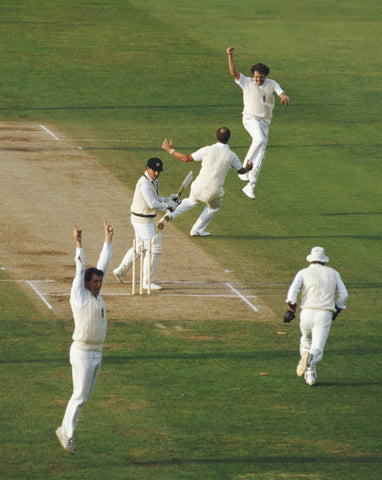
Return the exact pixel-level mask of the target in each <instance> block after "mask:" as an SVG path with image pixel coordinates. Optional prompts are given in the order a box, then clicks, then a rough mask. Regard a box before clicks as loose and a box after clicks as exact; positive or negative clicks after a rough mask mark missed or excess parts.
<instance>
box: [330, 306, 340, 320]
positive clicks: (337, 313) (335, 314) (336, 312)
mask: <svg viewBox="0 0 382 480" xmlns="http://www.w3.org/2000/svg"><path fill="white" fill-rule="evenodd" d="M341 310H342V308H338V307H337V305H336V311H335V312H334V313H333V316H332V322H334V320H335V319H336V318H337V317H338V315H339V314H340V312H341Z"/></svg>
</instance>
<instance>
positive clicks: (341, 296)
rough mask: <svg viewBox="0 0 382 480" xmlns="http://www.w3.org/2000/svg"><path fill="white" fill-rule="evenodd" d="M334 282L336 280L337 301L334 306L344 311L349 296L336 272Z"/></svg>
mask: <svg viewBox="0 0 382 480" xmlns="http://www.w3.org/2000/svg"><path fill="white" fill-rule="evenodd" d="M336 280H337V295H338V296H337V300H336V305H337V307H338V308H340V309H341V310H345V309H346V300H347V298H348V296H349V294H348V291H347V290H346V287H345V284H344V282H343V281H342V279H341V276H340V274H339V273H338V272H337V271H336Z"/></svg>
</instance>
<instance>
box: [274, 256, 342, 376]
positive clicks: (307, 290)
mask: <svg viewBox="0 0 382 480" xmlns="http://www.w3.org/2000/svg"><path fill="white" fill-rule="evenodd" d="M306 259H307V261H308V262H310V265H309V267H307V268H304V269H303V270H300V271H299V272H298V273H297V275H296V276H295V278H294V280H293V282H292V284H291V286H290V288H289V290H288V296H287V299H286V303H287V306H288V309H287V311H286V312H285V315H284V322H290V321H291V320H292V319H293V318H294V312H295V311H296V307H297V295H298V293H299V291H300V289H302V291H301V304H300V309H301V312H300V330H301V338H300V356H301V358H300V361H299V364H298V365H297V371H296V373H297V375H298V376H302V375H304V378H305V381H306V383H307V384H308V385H314V384H315V383H316V381H317V373H316V363H318V362H320V361H321V360H322V357H323V354H324V347H325V343H326V340H327V338H328V336H329V332H330V327H331V324H332V322H333V321H334V319H335V318H336V317H337V315H338V314H339V313H340V311H341V310H344V309H345V308H346V300H347V298H348V292H347V290H346V287H345V285H344V283H343V281H342V279H341V276H340V274H339V273H338V272H337V271H336V270H334V269H333V268H330V267H327V266H326V265H325V264H326V263H327V262H329V258H328V257H327V256H326V255H325V251H324V249H323V248H322V247H313V248H312V251H311V253H310V255H308V256H307V258H306ZM336 293H337V299H336V300H335V295H336Z"/></svg>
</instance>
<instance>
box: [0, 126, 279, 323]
mask: <svg viewBox="0 0 382 480" xmlns="http://www.w3.org/2000/svg"><path fill="white" fill-rule="evenodd" d="M144 165H145V159H142V172H143V171H144ZM140 173H141V172H137V178H138V176H139V175H140ZM181 180H182V179H180V181H181ZM134 181H135V179H134ZM0 185H1V198H0V203H1V212H2V215H1V218H0V227H1V231H2V235H1V237H0V246H1V252H2V257H1V261H0V263H1V265H0V266H1V268H3V269H5V271H6V273H7V277H8V280H7V281H17V282H18V283H19V285H20V287H21V288H23V289H24V290H25V291H26V292H27V294H28V295H29V296H30V298H31V299H32V300H33V301H34V303H35V304H36V306H37V308H39V310H41V312H42V313H43V312H51V313H52V312H53V314H54V315H57V316H70V315H71V312H70V307H69V293H70V287H71V282H72V279H73V275H74V261H73V257H74V253H75V243H74V239H73V237H72V225H73V223H75V224H76V225H77V226H78V227H81V228H82V229H83V245H84V250H85V256H86V261H87V265H88V266H92V265H93V266H94V265H95V264H96V261H97V259H98V254H99V251H100V249H101V247H102V243H103V218H104V217H105V218H107V220H108V221H109V222H110V223H111V224H112V225H113V227H114V230H115V236H114V244H113V258H112V260H111V264H110V267H109V271H108V272H107V275H106V277H105V282H104V287H103V293H102V294H103V296H104V298H105V301H106V304H107V308H108V317H109V318H113V317H114V318H118V319H121V320H127V321H128V320H136V319H156V320H161V319H177V320H184V319H206V320H214V319H216V320H230V319H231V320H233V321H234V320H235V319H248V320H267V319H269V318H271V317H272V316H273V313H272V311H271V309H270V308H269V307H268V306H267V305H266V304H265V303H264V302H263V301H262V299H261V297H259V296H258V293H259V289H258V288H256V286H254V285H252V286H251V285H245V284H241V283H239V282H238V281H237V279H236V278H235V276H234V272H231V271H227V270H225V268H224V266H223V265H221V264H219V263H218V262H216V261H215V260H214V259H212V258H210V257H209V256H208V255H207V254H206V253H205V252H204V251H203V249H202V248H201V247H200V243H201V242H203V241H213V238H209V239H200V238H199V239H198V238H196V239H195V238H190V237H188V236H187V235H184V234H183V233H181V232H179V231H178V230H177V229H176V227H175V226H174V225H173V224H170V225H167V226H166V229H165V231H164V234H163V252H162V255H161V260H160V265H159V269H158V273H157V282H158V283H159V284H161V285H162V286H163V287H164V289H163V290H162V291H161V292H155V293H153V294H152V295H150V296H148V295H142V296H141V295H139V294H138V295H134V296H132V295H131V283H130V282H131V276H129V275H128V276H127V278H126V280H127V282H128V283H126V284H123V285H122V284H120V283H118V282H117V281H116V280H115V279H114V277H113V275H112V270H113V269H114V268H116V267H117V266H118V264H119V262H120V260H121V258H122V257H123V255H124V254H125V252H126V250H127V248H129V247H130V246H131V244H132V239H133V229H132V227H131V225H130V221H129V206H130V203H131V200H132V192H131V191H129V190H128V189H127V188H126V186H125V185H124V184H123V183H121V182H120V181H118V180H117V179H116V178H115V177H114V176H113V175H111V174H110V172H109V171H108V170H106V169H105V168H104V167H102V166H100V165H99V164H98V163H97V161H96V160H95V158H94V157H92V156H91V155H90V154H88V153H87V152H86V150H84V149H83V148H81V147H79V143H77V142H76V141H74V140H71V139H68V138H66V137H65V135H63V134H62V133H61V132H58V131H57V130H56V129H55V127H54V126H50V125H43V126H42V125H39V124H30V123H27V124H21V123H4V122H3V123H0ZM161 193H162V194H163V195H166V194H168V193H170V192H161ZM1 283H3V282H0V288H1ZM136 291H137V292H138V293H139V286H138V285H137V288H136ZM260 294H261V288H260Z"/></svg>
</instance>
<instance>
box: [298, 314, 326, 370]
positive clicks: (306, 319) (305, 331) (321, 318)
mask: <svg viewBox="0 0 382 480" xmlns="http://www.w3.org/2000/svg"><path fill="white" fill-rule="evenodd" d="M331 325H332V313H331V312H329V311H327V310H314V309H311V308H304V309H302V310H301V314H300V330H301V334H302V335H301V338H300V355H301V354H302V352H304V351H308V352H309V353H310V354H311V355H312V360H311V362H310V366H311V367H314V365H315V364H316V363H318V362H320V361H321V360H322V357H323V355H324V347H325V344H326V340H327V339H328V336H329V332H330V327H331Z"/></svg>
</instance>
